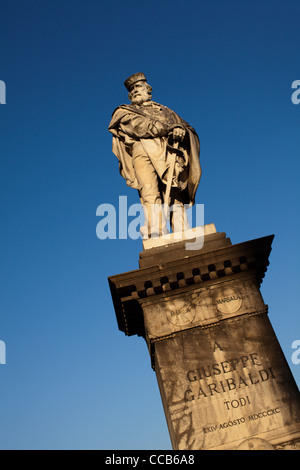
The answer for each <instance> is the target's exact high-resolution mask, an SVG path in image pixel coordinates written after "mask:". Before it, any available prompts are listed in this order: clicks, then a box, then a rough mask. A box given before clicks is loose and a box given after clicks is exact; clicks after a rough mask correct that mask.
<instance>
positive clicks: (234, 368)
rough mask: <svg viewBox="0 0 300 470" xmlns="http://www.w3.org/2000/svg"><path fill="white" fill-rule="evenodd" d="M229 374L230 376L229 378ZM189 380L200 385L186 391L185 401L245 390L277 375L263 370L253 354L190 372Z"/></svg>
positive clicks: (255, 354) (270, 369)
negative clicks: (220, 378)
mask: <svg viewBox="0 0 300 470" xmlns="http://www.w3.org/2000/svg"><path fill="white" fill-rule="evenodd" d="M249 368H252V369H253V371H252V370H251V372H249ZM233 373H234V375H233ZM227 374H230V375H229V376H227ZM219 376H222V380H219ZM224 376H225V377H224ZM187 379H188V381H189V382H190V383H194V382H195V383H198V384H199V385H198V386H197V388H196V390H195V387H193V388H188V389H187V390H186V391H185V394H184V397H185V400H186V401H193V400H200V399H203V398H207V397H208V396H214V395H221V394H223V393H225V392H226V393H227V392H230V391H232V390H239V389H242V390H244V389H246V388H247V387H249V386H251V385H256V384H258V383H260V382H266V381H267V380H273V379H275V375H274V371H273V369H272V367H267V368H263V366H262V363H261V360H260V358H259V356H258V354H257V353H252V354H249V355H244V356H240V357H237V358H233V359H230V360H227V361H222V362H220V363H215V364H205V365H202V366H200V367H198V368H197V369H193V370H189V371H188V372H187ZM207 379H208V380H207Z"/></svg>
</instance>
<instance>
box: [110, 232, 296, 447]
mask: <svg viewBox="0 0 300 470" xmlns="http://www.w3.org/2000/svg"><path fill="white" fill-rule="evenodd" d="M203 233H204V235H205V238H204V245H203V247H202V248H201V249H200V250H199V249H198V248H197V247H198V245H197V243H195V248H196V249H195V250H193V249H191V247H192V245H189V249H188V250H187V249H186V243H187V241H186V240H184V241H178V240H176V241H174V240H171V241H165V242H162V241H161V240H160V241H159V243H158V244H157V246H155V244H154V245H153V244H151V247H150V248H148V249H144V251H143V252H142V253H141V254H140V269H138V270H136V271H131V272H128V273H124V274H119V275H116V276H112V277H110V278H109V283H110V288H111V293H112V297H113V302H114V306H115V311H116V315H117V320H118V325H119V328H120V329H121V330H122V331H124V332H125V333H126V334H127V335H129V336H130V335H134V334H137V335H140V336H143V337H144V338H145V340H146V342H147V345H148V348H149V353H150V356H151V363H152V366H153V369H154V370H155V372H156V376H157V380H158V384H159V388H160V393H161V397H162V401H163V406H164V410H165V415H166V419H167V423H168V428H169V432H170V436H171V441H172V445H173V448H174V449H179V450H200V449H201V450H206V449H212V450H214V449H216V450H217V449H220V450H221V449H230V450H231V449H291V448H298V449H299V448H300V424H299V423H300V401H299V392H298V388H297V386H296V384H295V381H294V379H293V376H292V374H291V372H290V369H289V367H288V364H287V362H286V360H285V357H284V355H283V353H282V350H281V348H280V345H279V343H278V340H277V338H276V335H275V333H274V331H273V328H272V326H271V324H270V321H269V318H268V307H267V305H266V304H265V303H264V300H263V298H262V296H261V293H260V284H261V282H262V279H263V277H264V275H265V272H266V269H267V266H268V257H269V254H270V251H271V244H272V240H273V236H268V237H264V238H260V239H257V240H251V241H247V242H244V243H240V244H237V245H232V244H231V241H230V239H229V238H227V237H226V235H225V234H224V233H217V231H216V230H215V227H214V225H213V224H211V225H210V226H206V229H205V230H204V231H203Z"/></svg>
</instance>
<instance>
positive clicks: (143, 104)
mask: <svg viewBox="0 0 300 470" xmlns="http://www.w3.org/2000/svg"><path fill="white" fill-rule="evenodd" d="M124 84H125V86H126V88H127V90H128V91H129V95H128V97H129V99H130V101H131V104H129V105H121V106H119V107H118V108H117V109H116V110H115V111H114V113H113V115H112V119H111V122H110V124H109V128H108V129H109V131H110V132H111V133H112V135H113V153H114V154H115V155H116V156H117V158H118V159H119V169H120V173H121V175H122V176H123V177H124V178H125V179H126V183H127V185H128V186H130V187H132V188H135V189H137V190H138V191H139V195H140V200H141V203H142V204H143V207H144V213H145V227H143V228H142V229H141V232H142V234H143V238H148V237H157V236H160V235H164V234H166V233H168V231H167V228H166V222H165V219H164V216H163V211H162V204H163V202H165V203H166V204H168V205H169V206H170V208H171V214H170V223H171V227H172V230H173V232H177V231H180V232H182V231H183V230H186V229H187V228H188V223H187V218H186V213H185V209H184V204H187V205H189V206H191V205H193V204H194V201H195V193H196V190H197V187H198V184H199V181H200V177H201V166H200V161H199V152H200V145H199V139H198V136H197V134H196V132H195V130H194V129H193V128H192V127H191V126H190V125H189V124H188V123H187V122H186V121H184V120H183V119H181V118H180V117H179V116H178V115H177V114H176V113H175V112H174V111H172V110H170V109H169V108H167V107H166V106H163V105H161V104H158V103H155V102H154V101H152V95H151V93H152V88H151V86H150V85H149V84H148V83H147V81H146V77H145V75H144V74H143V73H136V74H134V75H132V76H130V77H129V78H128V79H127V80H125V83H124ZM172 159H175V161H173V164H172ZM168 182H169V185H168ZM167 186H170V187H171V191H170V198H168V199H169V200H168V201H164V198H165V197H166V192H168V191H166V188H167Z"/></svg>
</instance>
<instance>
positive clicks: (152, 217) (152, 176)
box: [132, 155, 168, 238]
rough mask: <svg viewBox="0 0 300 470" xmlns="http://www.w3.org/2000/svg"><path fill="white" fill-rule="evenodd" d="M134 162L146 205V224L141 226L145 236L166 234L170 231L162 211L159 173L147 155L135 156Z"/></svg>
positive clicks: (144, 204)
mask: <svg viewBox="0 0 300 470" xmlns="http://www.w3.org/2000/svg"><path fill="white" fill-rule="evenodd" d="M132 163H133V168H134V171H135V175H136V178H137V180H138V183H139V187H140V189H139V194H140V198H141V202H142V204H143V206H144V214H145V226H144V227H142V228H141V233H142V235H143V238H149V237H152V238H153V237H158V236H160V235H164V234H165V233H168V232H167V228H166V223H165V220H164V216H163V211H162V200H161V194H160V191H159V185H158V176H157V173H156V171H155V169H154V167H153V165H152V163H151V160H150V158H149V157H148V156H147V155H137V156H134V157H133V159H132Z"/></svg>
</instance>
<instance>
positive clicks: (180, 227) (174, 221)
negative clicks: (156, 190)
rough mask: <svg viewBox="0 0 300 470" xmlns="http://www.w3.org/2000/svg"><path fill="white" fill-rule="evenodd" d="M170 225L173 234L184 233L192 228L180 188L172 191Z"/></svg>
mask: <svg viewBox="0 0 300 470" xmlns="http://www.w3.org/2000/svg"><path fill="white" fill-rule="evenodd" d="M170 225H171V228H172V232H173V233H175V232H176V233H178V232H181V233H182V232H184V231H185V230H188V229H189V228H190V226H189V223H188V218H187V214H186V210H185V207H184V204H183V202H182V193H181V191H180V190H179V189H178V188H172V190H171V207H170Z"/></svg>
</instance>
